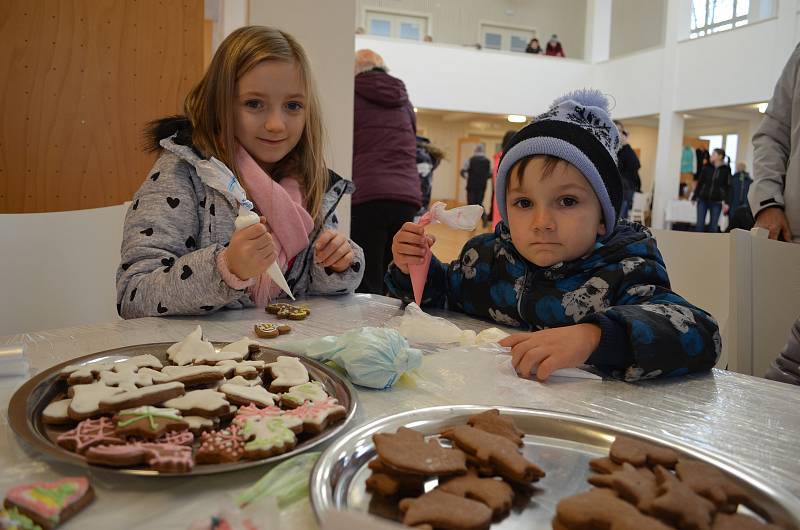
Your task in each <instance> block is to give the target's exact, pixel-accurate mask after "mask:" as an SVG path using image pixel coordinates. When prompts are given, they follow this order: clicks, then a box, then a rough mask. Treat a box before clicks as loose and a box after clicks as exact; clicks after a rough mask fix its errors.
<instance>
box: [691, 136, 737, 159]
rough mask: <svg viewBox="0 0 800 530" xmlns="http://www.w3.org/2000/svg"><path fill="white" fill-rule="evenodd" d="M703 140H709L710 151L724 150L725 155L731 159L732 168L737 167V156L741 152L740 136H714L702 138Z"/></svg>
mask: <svg viewBox="0 0 800 530" xmlns="http://www.w3.org/2000/svg"><path fill="white" fill-rule="evenodd" d="M700 139H701V140H708V151H709V152H711V151H713V150H714V149H718V148H719V149H723V150H724V151H725V155H726V156H727V157H728V158H730V162H731V167H736V155H738V150H739V135H738V134H712V135H709V136H701V137H700Z"/></svg>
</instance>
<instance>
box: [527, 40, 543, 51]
mask: <svg viewBox="0 0 800 530" xmlns="http://www.w3.org/2000/svg"><path fill="white" fill-rule="evenodd" d="M525 53H534V54H537V55H538V54H541V53H544V50H543V49H542V47H541V46H540V45H539V39H537V38H535V37H534V38H533V39H531V41H530V42H529V43H528V46H527V47H526V48H525Z"/></svg>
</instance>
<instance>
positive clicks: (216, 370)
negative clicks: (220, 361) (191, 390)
mask: <svg viewBox="0 0 800 530" xmlns="http://www.w3.org/2000/svg"><path fill="white" fill-rule="evenodd" d="M232 373H233V368H230V367H220V366H204V365H199V366H192V365H187V366H165V367H164V369H163V370H161V373H160V374H159V375H158V376H154V377H153V379H154V380H155V381H156V382H158V383H172V382H180V383H183V384H184V386H187V387H191V386H198V385H205V384H208V383H213V382H214V381H220V380H222V379H225V377H227V376H228V375H231V374H232Z"/></svg>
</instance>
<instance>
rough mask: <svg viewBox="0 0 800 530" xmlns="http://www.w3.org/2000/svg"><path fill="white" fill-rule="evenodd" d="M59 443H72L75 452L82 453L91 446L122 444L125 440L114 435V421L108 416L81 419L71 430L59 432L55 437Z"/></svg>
mask: <svg viewBox="0 0 800 530" xmlns="http://www.w3.org/2000/svg"><path fill="white" fill-rule="evenodd" d="M57 441H58V443H59V445H72V444H73V443H74V445H75V449H73V450H74V451H75V452H76V453H81V454H82V453H84V452H86V450H87V449H89V448H90V447H92V446H95V445H100V444H106V445H113V444H123V443H125V440H123V439H122V438H120V437H118V436H115V435H114V422H113V421H111V420H110V419H109V418H105V417H103V418H98V419H96V420H83V421H82V422H80V423H79V424H78V426H77V427H75V428H74V429H72V430H69V431H67V432H65V433H63V434H60V435H59V436H58V438H57Z"/></svg>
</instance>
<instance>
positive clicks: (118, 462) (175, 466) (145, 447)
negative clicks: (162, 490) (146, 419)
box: [86, 433, 194, 473]
mask: <svg viewBox="0 0 800 530" xmlns="http://www.w3.org/2000/svg"><path fill="white" fill-rule="evenodd" d="M186 434H189V433H186ZM86 461H87V462H89V463H90V464H99V465H106V466H111V467H128V466H136V465H141V464H146V465H147V466H148V467H150V468H151V469H154V470H156V471H158V472H160V473H188V472H189V471H191V470H192V468H193V467H194V456H193V455H192V448H191V447H189V446H187V445H180V444H177V443H171V442H161V441H155V442H145V443H142V442H130V443H127V444H125V445H99V446H96V447H92V448H91V449H89V450H88V451H87V452H86Z"/></svg>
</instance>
